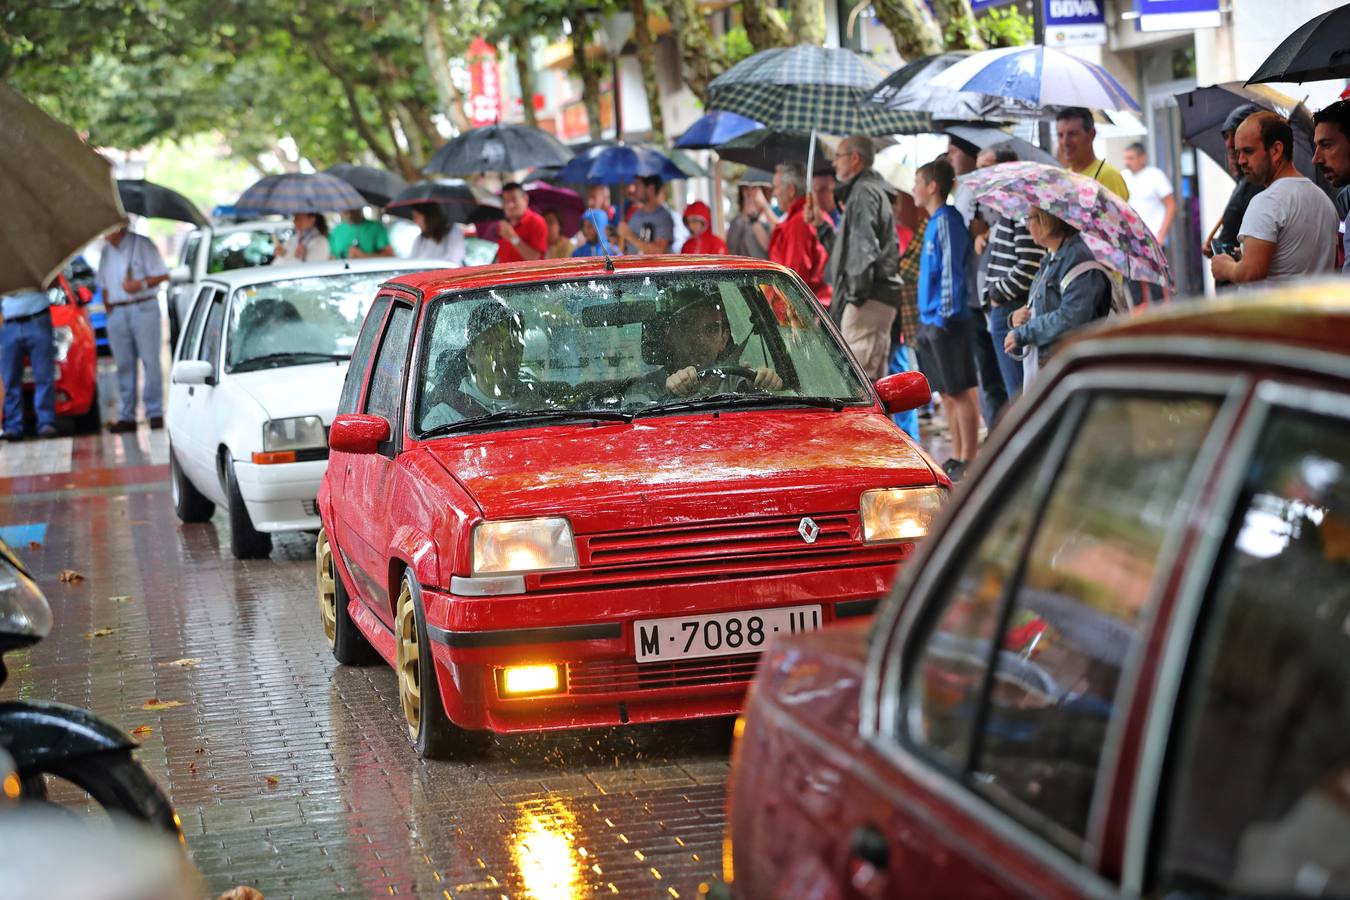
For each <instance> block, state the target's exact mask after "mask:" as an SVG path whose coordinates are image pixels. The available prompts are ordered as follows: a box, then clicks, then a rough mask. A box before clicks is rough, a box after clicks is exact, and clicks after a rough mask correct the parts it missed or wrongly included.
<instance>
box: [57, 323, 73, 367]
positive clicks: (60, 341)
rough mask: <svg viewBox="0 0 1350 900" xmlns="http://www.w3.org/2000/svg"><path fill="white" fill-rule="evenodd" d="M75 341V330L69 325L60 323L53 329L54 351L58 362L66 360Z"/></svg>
mask: <svg viewBox="0 0 1350 900" xmlns="http://www.w3.org/2000/svg"><path fill="white" fill-rule="evenodd" d="M73 343H75V332H74V331H72V330H71V328H70V326H69V325H59V326H57V327H56V328H53V329H52V351H53V352H54V353H55V354H56V361H57V362H65V361H66V357H67V356H69V355H70V345H71V344H73Z"/></svg>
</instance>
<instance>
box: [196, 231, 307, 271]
mask: <svg viewBox="0 0 1350 900" xmlns="http://www.w3.org/2000/svg"><path fill="white" fill-rule="evenodd" d="M293 230H294V229H292V228H281V229H276V228H260V229H258V230H257V231H230V232H226V233H225V234H218V235H216V236H215V237H213V238H212V239H211V255H210V257H209V258H208V259H207V261H206V271H207V273H208V274H215V273H216V272H228V271H230V270H232V269H251V268H253V267H255V266H265V265H267V264H268V263H270V262H271V261H272V257H273V256H275V255H276V244H275V243H274V239H275V242H276V243H280V242H282V241H285V240H286V239H287V238H288V237H290V236H291V232H292V231H293Z"/></svg>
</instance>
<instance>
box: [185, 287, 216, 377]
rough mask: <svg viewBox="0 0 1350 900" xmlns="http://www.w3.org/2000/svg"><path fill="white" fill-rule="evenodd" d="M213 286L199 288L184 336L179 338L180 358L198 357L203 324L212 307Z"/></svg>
mask: <svg viewBox="0 0 1350 900" xmlns="http://www.w3.org/2000/svg"><path fill="white" fill-rule="evenodd" d="M211 293H212V290H211V288H209V287H202V288H199V289H198V290H197V300H196V302H195V303H193V304H192V314H191V315H190V316H189V317H188V323H187V327H186V328H184V329H183V336H182V337H181V338H180V339H179V340H180V341H181V343H180V344H179V345H178V356H177V358H178V359H196V356H197V342H198V341H200V340H201V338H202V325H203V323H204V322H205V321H206V312H207V310H208V309H210V308H211V301H210V295H211Z"/></svg>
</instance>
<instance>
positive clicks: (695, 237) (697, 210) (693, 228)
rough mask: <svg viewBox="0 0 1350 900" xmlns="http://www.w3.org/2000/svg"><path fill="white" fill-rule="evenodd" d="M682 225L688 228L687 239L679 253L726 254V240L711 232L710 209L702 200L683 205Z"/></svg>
mask: <svg viewBox="0 0 1350 900" xmlns="http://www.w3.org/2000/svg"><path fill="white" fill-rule="evenodd" d="M684 227H685V228H688V229H689V240H687V241H685V242H684V246H683V247H681V248H680V252H681V253H712V254H718V255H721V256H725V255H726V254H727V242H726V241H724V240H722V239H721V238H720V237H718V236H717V235H715V234H713V233H712V210H710V209H708V204H706V203H704V202H703V201H702V200H696V201H694V202H693V203H690V204H689V205H688V206H686V207H685V209H684Z"/></svg>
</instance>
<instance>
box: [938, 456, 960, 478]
mask: <svg viewBox="0 0 1350 900" xmlns="http://www.w3.org/2000/svg"><path fill="white" fill-rule="evenodd" d="M959 465H961V463H960V462H958V461H957V460H955V459H952V458H951V457H948V458H947V461H946V462H944V463H943V464H942V471H944V472H946V473H947V474H948V475H950V474H952V472H953V471H954V470H955V469H956V467H957V466H959Z"/></svg>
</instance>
